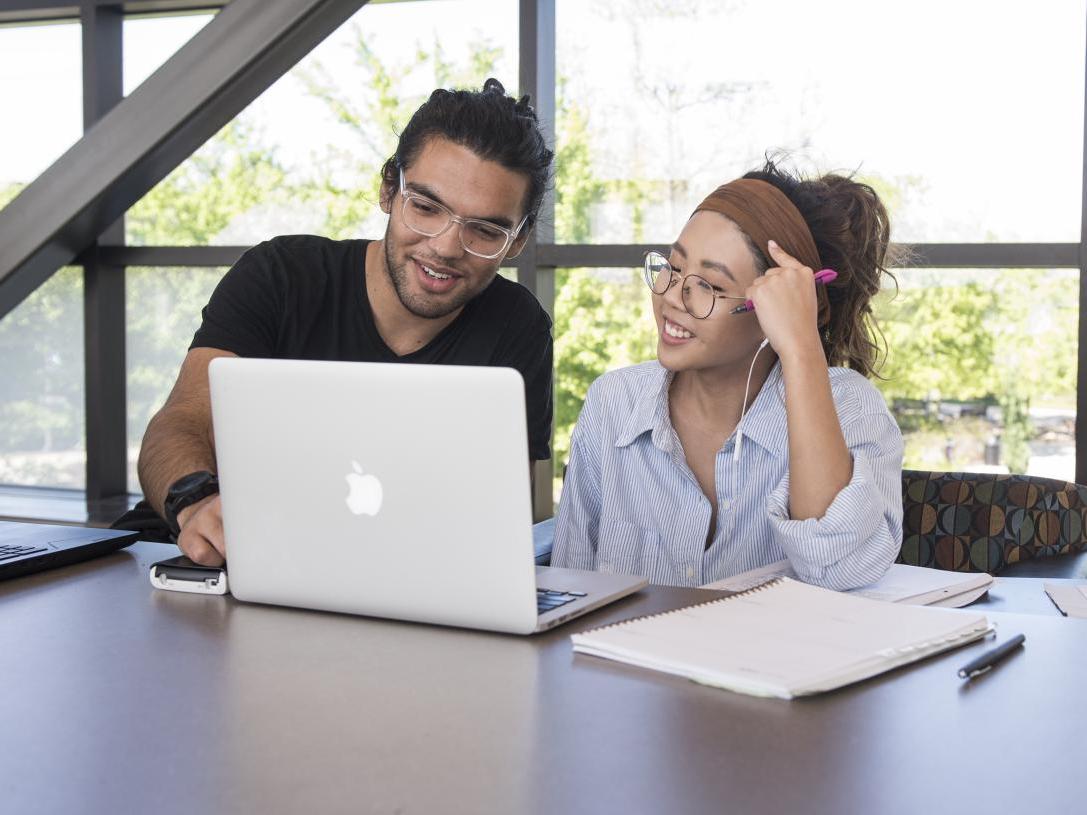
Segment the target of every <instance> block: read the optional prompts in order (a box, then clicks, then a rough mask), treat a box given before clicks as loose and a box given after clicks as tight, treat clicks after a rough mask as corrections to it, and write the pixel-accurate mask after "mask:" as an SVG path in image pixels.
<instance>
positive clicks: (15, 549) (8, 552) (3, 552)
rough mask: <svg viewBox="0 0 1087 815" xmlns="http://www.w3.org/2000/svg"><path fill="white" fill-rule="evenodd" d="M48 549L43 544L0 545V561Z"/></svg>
mask: <svg viewBox="0 0 1087 815" xmlns="http://www.w3.org/2000/svg"><path fill="white" fill-rule="evenodd" d="M48 551H49V550H48V549H47V548H46V547H44V546H15V545H14V544H9V545H7V546H0V563H3V562H4V561H5V560H11V559H12V558H16V557H23V556H24V555H34V554H37V553H38V552H48Z"/></svg>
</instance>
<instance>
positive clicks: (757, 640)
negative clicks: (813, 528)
mask: <svg viewBox="0 0 1087 815" xmlns="http://www.w3.org/2000/svg"><path fill="white" fill-rule="evenodd" d="M990 630H991V628H990V626H989V621H988V620H987V619H986V617H985V615H984V614H973V613H969V612H964V611H955V610H952V609H943V608H929V607H925V606H905V605H898V604H895V603H884V602H880V601H878V600H869V599H867V598H865V597H857V596H853V595H848V594H840V593H838V592H835V591H830V590H829V589H823V588H819V587H818V586H810V585H808V584H806V583H801V582H799V581H796V580H791V579H789V578H787V577H781V578H778V579H776V580H772V581H770V582H769V583H764V584H763V585H761V586H757V587H755V588H752V589H748V590H747V591H743V592H740V593H738V594H733V595H731V596H729V597H725V598H722V599H720V600H712V601H710V602H708V603H702V604H700V605H696V606H690V607H688V608H681V609H678V610H676V611H669V612H666V613H664V614H657V615H654V616H651V617H642V618H639V619H635V620H629V621H627V622H623V623H617V624H615V625H609V626H605V627H604V628H597V629H593V630H591V631H586V632H583V633H581V634H574V635H573V636H572V637H571V639H572V640H573V643H574V651H576V652H578V653H583V654H591V655H593V656H598V657H604V658H605V659H612V660H616V661H619V662H625V663H628V664H630V665H637V666H640V667H643V668H651V669H653V670H656V671H663V672H665V673H670V674H676V675H678V676H683V677H686V678H688V679H691V680H693V681H695V682H699V683H701V684H704V685H712V686H713V687H718V688H725V689H727V690H731V691H736V692H738V693H746V694H750V695H753V696H775V697H779V698H781V699H791V698H793V697H794V696H806V695H810V694H815V693H822V692H823V691H828V690H834V689H835V688H840V687H843V686H845V685H849V684H852V683H854V682H859V681H861V680H862V679H868V678H869V677H872V676H875V675H877V674H881V673H883V672H884V671H889V670H891V669H893V668H897V667H899V666H900V665H906V664H908V663H910V662H916V661H917V660H919V659H924V658H925V657H928V656H932V655H933V654H938V653H941V652H943V651H947V650H950V649H952V648H957V647H959V646H960V645H965V644H966V643H969V642H973V641H975V640H978V639H981V638H982V637H984V636H985V635H986V634H987V633H988V632H989V631H990Z"/></svg>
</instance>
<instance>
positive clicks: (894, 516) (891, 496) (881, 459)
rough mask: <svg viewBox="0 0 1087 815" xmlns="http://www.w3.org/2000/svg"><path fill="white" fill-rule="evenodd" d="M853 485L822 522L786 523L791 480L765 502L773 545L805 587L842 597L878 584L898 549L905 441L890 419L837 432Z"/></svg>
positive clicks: (876, 418) (884, 416)
mask: <svg viewBox="0 0 1087 815" xmlns="http://www.w3.org/2000/svg"><path fill="white" fill-rule="evenodd" d="M842 432H843V434H844V435H845V441H846V444H847V445H848V447H849V451H850V453H851V455H852V456H853V477H852V478H851V479H850V481H849V483H848V484H847V485H846V486H845V487H843V488H842V490H841V491H840V492H839V493H838V495H837V496H835V498H834V500H833V501H832V502H831V504H830V506H829V507H828V508H827V511H826V514H824V515H823V517H822V518H808V519H806V520H802V521H795V520H792V519H790V517H789V475H788V473H787V472H786V474H785V477H784V478H783V479H782V481H781V482H780V483H779V484H778V486H777V487H776V488H775V489H774V490H773V492H772V493H771V494H770V497H769V498H768V499H767V502H766V510H767V514H768V516H769V518H770V522H771V527H772V529H773V534H774V538H775V539H776V541H777V542H778V544H779V545H780V546H781V548H782V550H783V551H784V552H785V555H786V557H788V559H789V562H790V564H791V565H792V567H793V569H794V571H796V573H797V575H798V576H799V577H800V578H801V579H802V580H805V581H806V582H809V583H814V584H816V585H819V586H824V587H825V588H828V589H835V590H837V591H843V590H846V589H851V588H856V587H857V586H865V585H868V584H869V583H874V582H876V581H877V580H879V579H880V578H881V577H882V576H883V575H884V573H885V572H886V571H887V569H888V568H890V565H891V564H892V563H893V562H894V559H895V557H897V555H898V551H899V549H900V548H901V546H902V434H901V432H900V431H899V429H898V425H897V424H896V423H895V421H894V419H893V418H892V417H891V415H890V414H889V413H886V412H883V413H870V414H866V415H862V416H860V417H858V418H857V419H856V420H854V421H852V422H850V423H849V425H848V426H846V427H843V428H842Z"/></svg>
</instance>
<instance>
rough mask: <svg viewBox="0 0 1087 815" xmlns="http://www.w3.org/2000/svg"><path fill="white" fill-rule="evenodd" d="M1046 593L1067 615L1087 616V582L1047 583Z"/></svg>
mask: <svg viewBox="0 0 1087 815" xmlns="http://www.w3.org/2000/svg"><path fill="white" fill-rule="evenodd" d="M1045 593H1046V594H1048V595H1049V599H1050V600H1052V601H1053V603H1054V605H1056V606H1057V608H1058V609H1060V612H1061V614H1063V615H1064V616H1065V617H1080V618H1087V584H1082V583H1072V582H1064V583H1046V584H1045Z"/></svg>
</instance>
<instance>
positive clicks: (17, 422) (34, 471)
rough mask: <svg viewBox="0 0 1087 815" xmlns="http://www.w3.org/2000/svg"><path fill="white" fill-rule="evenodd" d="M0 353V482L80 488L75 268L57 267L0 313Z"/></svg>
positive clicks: (78, 279)
mask: <svg viewBox="0 0 1087 815" xmlns="http://www.w3.org/2000/svg"><path fill="white" fill-rule="evenodd" d="M0 358H2V359H3V360H4V364H3V371H4V375H3V376H2V377H0V484H20V485H25V486H47V487H74V488H78V489H82V488H83V486H84V483H85V480H86V473H85V466H86V457H87V455H86V444H85V442H84V434H83V430H84V401H83V396H84V392H83V270H82V269H78V268H73V267H66V268H64V269H61V270H60V271H59V272H57V273H56V274H55V275H53V276H52V277H51V278H50V279H49V280H48V281H46V282H45V283H44V284H43V285H42V286H41V287H39V288H38V290H37V291H35V292H34V293H33V294H32V295H30V297H28V298H27V299H26V300H24V301H23V302H22V303H20V304H19V306H17V307H16V308H15V309H14V310H13V311H11V312H10V313H9V314H8V315H7V316H6V317H4V319H3V320H0Z"/></svg>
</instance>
